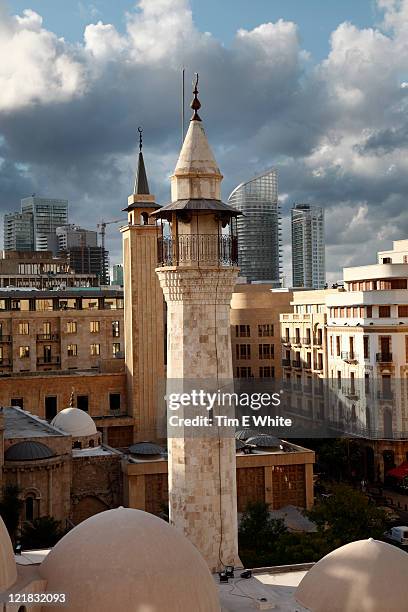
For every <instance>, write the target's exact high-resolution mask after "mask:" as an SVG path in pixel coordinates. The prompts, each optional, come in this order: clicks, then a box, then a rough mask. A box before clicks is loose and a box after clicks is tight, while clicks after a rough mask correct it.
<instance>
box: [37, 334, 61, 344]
mask: <svg viewBox="0 0 408 612" xmlns="http://www.w3.org/2000/svg"><path fill="white" fill-rule="evenodd" d="M37 340H38V341H39V342H41V341H43V340H48V341H51V342H53V341H54V342H55V341H56V340H59V334H55V333H52V334H51V333H50V334H37Z"/></svg>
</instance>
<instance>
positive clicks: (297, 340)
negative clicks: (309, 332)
mask: <svg viewBox="0 0 408 612" xmlns="http://www.w3.org/2000/svg"><path fill="white" fill-rule="evenodd" d="M290 342H291V344H299V345H300V344H302V338H301V337H300V336H294V337H293V338H291V339H290Z"/></svg>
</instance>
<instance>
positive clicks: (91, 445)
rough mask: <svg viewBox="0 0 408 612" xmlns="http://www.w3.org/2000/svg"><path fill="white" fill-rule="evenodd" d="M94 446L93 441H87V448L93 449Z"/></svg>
mask: <svg viewBox="0 0 408 612" xmlns="http://www.w3.org/2000/svg"><path fill="white" fill-rule="evenodd" d="M94 446H95V441H94V440H89V448H93V447H94Z"/></svg>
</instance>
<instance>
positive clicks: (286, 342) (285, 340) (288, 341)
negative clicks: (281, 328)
mask: <svg viewBox="0 0 408 612" xmlns="http://www.w3.org/2000/svg"><path fill="white" fill-rule="evenodd" d="M281 343H282V344H291V340H290V338H289V337H286V336H285V337H282V338H281Z"/></svg>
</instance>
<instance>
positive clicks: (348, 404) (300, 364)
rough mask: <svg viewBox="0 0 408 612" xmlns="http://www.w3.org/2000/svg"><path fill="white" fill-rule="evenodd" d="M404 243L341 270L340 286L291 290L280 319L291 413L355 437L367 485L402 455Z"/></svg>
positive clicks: (407, 323)
mask: <svg viewBox="0 0 408 612" xmlns="http://www.w3.org/2000/svg"><path fill="white" fill-rule="evenodd" d="M407 242H408V241H406V240H401V241H396V242H394V249H393V250H391V251H382V252H380V253H379V254H378V263H377V264H373V265H367V266H358V267H353V268H344V270H343V275H344V286H343V285H342V286H340V287H337V288H336V289H327V290H321V291H304V292H303V291H302V292H294V295H293V302H292V305H293V309H294V312H293V313H287V314H282V315H281V317H280V319H281V334H282V344H283V348H282V364H283V369H284V373H283V376H284V379H286V380H287V381H288V382H289V381H290V383H291V398H292V404H293V409H294V410H295V411H297V414H298V415H300V417H301V418H310V427H312V426H313V424H315V423H316V422H323V421H325V422H326V424H327V425H328V426H329V427H330V428H331V431H332V435H333V436H335V435H339V434H341V433H343V435H347V436H353V437H356V436H357V437H358V438H360V440H361V441H362V442H361V445H362V450H363V455H362V461H361V466H360V472H361V477H364V478H368V479H369V480H377V479H380V480H383V479H384V476H385V475H386V473H387V471H388V470H390V469H391V468H393V467H395V466H396V465H400V464H401V463H403V462H404V461H406V460H407V457H408V454H407V453H408V442H407V440H408V404H407V399H406V379H407V372H408V365H407V364H408V348H407V347H408V299H407V293H408V292H407V288H408V264H407V263H406V262H405V259H404V258H407V257H408V250H407ZM316 336H318V341H317V343H316ZM316 365H317V367H316ZM316 392H317V397H316Z"/></svg>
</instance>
